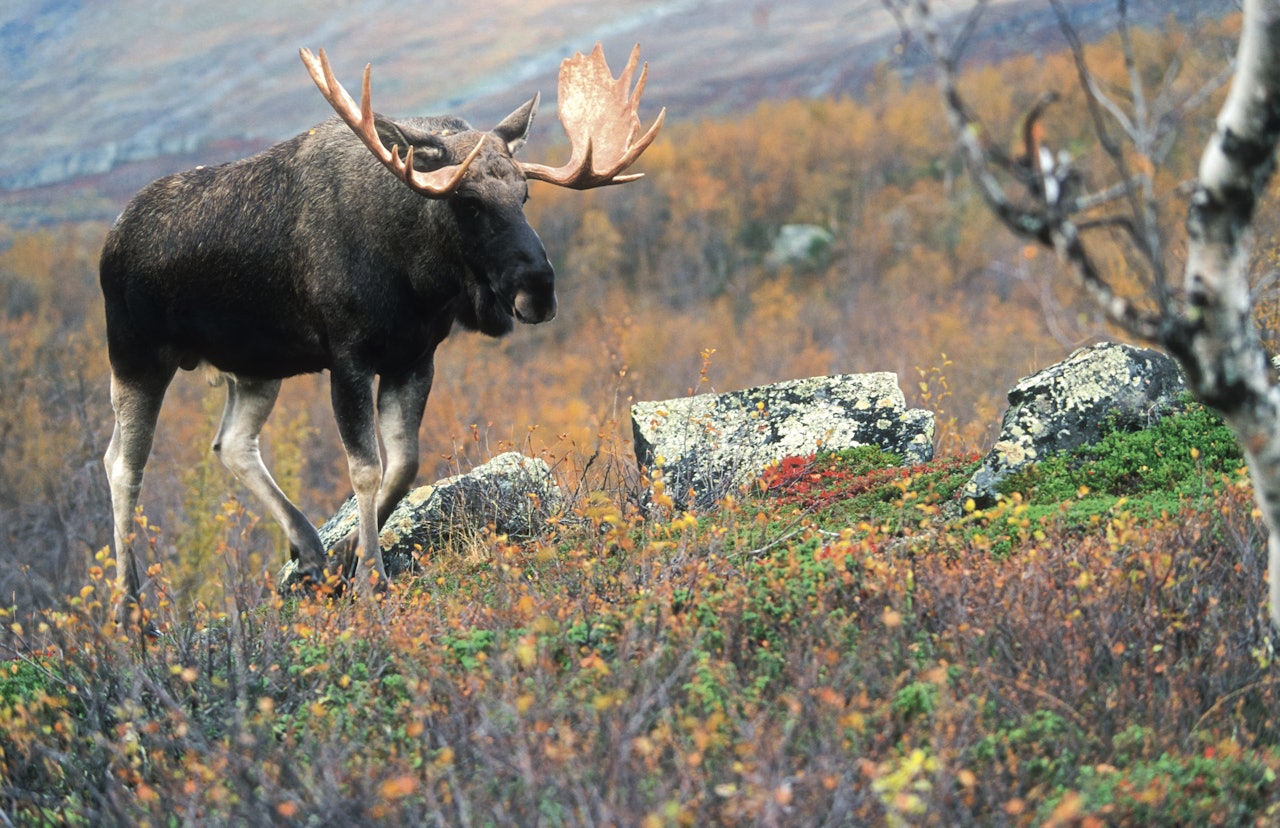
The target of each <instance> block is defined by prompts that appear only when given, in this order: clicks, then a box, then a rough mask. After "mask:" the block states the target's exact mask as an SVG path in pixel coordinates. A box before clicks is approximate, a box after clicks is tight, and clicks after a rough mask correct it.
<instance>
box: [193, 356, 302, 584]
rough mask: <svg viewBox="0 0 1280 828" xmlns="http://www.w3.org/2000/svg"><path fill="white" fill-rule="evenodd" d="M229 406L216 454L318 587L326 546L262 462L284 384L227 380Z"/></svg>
mask: <svg viewBox="0 0 1280 828" xmlns="http://www.w3.org/2000/svg"><path fill="white" fill-rule="evenodd" d="M226 383H227V405H226V408H225V409H223V412H222V422H221V424H220V425H219V426H218V434H217V436H216V437H215V438H214V440H213V452H214V454H216V455H218V459H220V460H221V461H222V464H223V465H224V466H226V467H227V468H228V469H230V470H231V473H232V474H234V475H235V476H236V477H237V478H238V479H239V480H240V482H242V483H243V484H244V485H245V486H246V487H247V488H248V489H249V491H250V492H252V493H253V495H254V497H256V498H257V499H258V500H259V501H260V502H261V503H263V504H264V505H265V506H266V507H267V509H268V510H269V511H270V512H271V516H272V517H273V518H274V519H275V520H276V522H277V523H279V524H280V526H281V527H283V529H284V531H285V534H286V536H288V538H289V553H290V555H291V557H293V558H294V559H295V560H297V561H298V570H299V572H301V573H303V574H304V575H305V576H306V577H309V578H311V579H313V580H314V581H315V582H317V583H319V582H322V581H323V580H324V562H325V554H324V545H323V544H322V543H321V542H320V534H319V533H318V532H317V531H316V528H315V527H314V526H312V525H311V522H310V521H308V520H307V518H306V515H304V514H302V512H301V511H300V510H299V509H298V507H297V506H294V505H293V503H292V502H291V501H290V500H289V498H288V497H287V496H286V495H285V493H284V492H283V491H281V490H280V486H279V485H277V484H276V481H275V480H274V479H273V478H272V477H271V473H270V472H269V471H267V467H266V465H265V464H264V463H263V462H262V452H261V451H260V449H259V446H258V435H259V434H260V433H261V432H262V427H263V425H264V424H265V423H266V421H267V417H268V416H270V414H271V409H272V408H273V407H274V406H275V403H276V397H277V396H278V395H279V393H280V380H256V379H245V378H243V377H236V376H231V375H226Z"/></svg>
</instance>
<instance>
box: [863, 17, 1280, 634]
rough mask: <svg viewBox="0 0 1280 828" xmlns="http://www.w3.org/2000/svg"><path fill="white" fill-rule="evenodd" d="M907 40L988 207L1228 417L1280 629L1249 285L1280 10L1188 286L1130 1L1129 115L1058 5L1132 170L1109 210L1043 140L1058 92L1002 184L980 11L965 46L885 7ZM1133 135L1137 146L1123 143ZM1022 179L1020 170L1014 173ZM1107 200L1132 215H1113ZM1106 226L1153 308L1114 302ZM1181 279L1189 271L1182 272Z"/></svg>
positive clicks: (1229, 118) (1239, 111) (1202, 176)
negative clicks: (969, 102)
mask: <svg viewBox="0 0 1280 828" xmlns="http://www.w3.org/2000/svg"><path fill="white" fill-rule="evenodd" d="M884 2H885V4H886V6H887V7H888V8H889V9H890V11H891V12H893V13H894V14H895V16H896V17H897V18H898V21H899V24H900V25H901V26H902V27H903V30H904V34H906V35H908V36H912V37H917V38H918V39H919V41H920V42H921V43H922V45H923V46H924V48H925V49H926V50H927V51H928V53H929V56H930V58H931V59H932V62H933V64H934V65H935V66H936V68H937V83H938V88H939V91H940V93H941V96H942V100H943V104H944V106H945V109H946V112H947V117H948V120H949V123H950V128H951V132H952V133H953V135H954V138H955V141H956V145H957V147H958V151H959V153H960V155H961V157H962V158H963V161H964V165H965V167H966V169H967V170H968V173H969V175H970V176H971V177H972V180H973V182H974V183H975V185H976V187H977V189H978V191H979V192H980V193H981V195H982V198H983V199H984V200H985V202H986V204H987V206H988V207H989V208H990V209H991V210H992V211H994V213H995V214H996V216H998V217H999V219H1000V220H1001V222H1002V223H1003V224H1004V225H1005V226H1006V227H1008V228H1009V229H1010V230H1011V231H1013V232H1014V233H1016V234H1017V235H1019V236H1021V237H1023V238H1025V239H1028V240H1030V241H1032V242H1035V243H1037V244H1039V245H1043V246H1045V247H1048V248H1052V249H1053V250H1054V251H1056V253H1057V255H1058V257H1059V258H1060V260H1061V261H1062V262H1063V263H1064V266H1065V268H1066V269H1067V270H1068V271H1069V272H1070V273H1071V274H1072V276H1073V277H1074V280H1075V281H1076V283H1077V284H1078V285H1079V287H1080V288H1081V289H1082V290H1083V291H1085V292H1086V293H1087V294H1088V295H1089V296H1090V297H1091V298H1092V300H1094V301H1095V302H1096V304H1097V305H1098V307H1099V308H1100V309H1101V311H1102V313H1103V314H1104V315H1105V317H1106V319H1107V320H1108V321H1110V322H1111V323H1112V324H1114V325H1115V326H1116V327H1118V328H1119V329H1121V330H1123V331H1125V332H1126V333H1127V334H1129V335H1130V336H1132V337H1133V338H1135V339H1138V340H1141V341H1145V342H1147V343H1149V344H1152V345H1155V346H1157V347H1160V348H1163V349H1164V350H1166V351H1167V352H1168V353H1170V354H1171V355H1172V356H1173V357H1174V358H1176V359H1177V360H1178V362H1179V363H1180V364H1181V365H1182V368H1183V370H1184V371H1185V373H1186V376H1187V380H1188V383H1189V386H1190V388H1191V390H1192V392H1193V393H1194V394H1195V395H1196V396H1197V397H1198V398H1199V399H1200V400H1202V401H1203V402H1204V403H1205V404H1206V405H1208V406H1210V407H1212V408H1214V409H1216V410H1217V411H1218V412H1220V413H1221V415H1222V417H1223V419H1224V420H1225V421H1226V422H1227V424H1228V425H1229V426H1230V427H1231V429H1232V431H1233V432H1234V433H1235V435H1236V437H1237V438H1238V439H1239V441H1240V444H1241V447H1242V449H1243V451H1244V455H1245V458H1246V460H1247V463H1248V469H1249V474H1250V477H1251V479H1252V482H1253V486H1254V491H1255V494H1256V498H1257V504H1258V508H1259V510H1260V511H1261V513H1262V519H1263V522H1264V523H1265V525H1266V528H1267V530H1268V533H1269V541H1268V571H1269V576H1268V577H1269V598H1270V616H1271V622H1272V625H1273V627H1274V628H1276V629H1278V630H1280V389H1277V386H1276V383H1275V380H1274V378H1273V374H1272V371H1271V365H1270V360H1269V359H1268V354H1267V353H1266V350H1265V348H1264V346H1263V344H1262V341H1261V339H1260V337H1259V334H1258V331H1257V329H1256V327H1255V324H1254V321H1253V299H1252V296H1251V292H1250V285H1249V279H1248V275H1249V269H1250V263H1251V258H1250V251H1251V226H1252V224H1253V220H1254V214H1255V209H1256V207H1257V205H1258V202H1259V199H1260V198H1261V196H1262V194H1263V191H1264V189H1265V188H1266V187H1267V186H1268V183H1269V182H1270V180H1271V177H1272V171H1273V170H1274V168H1275V150H1276V143H1277V139H1278V138H1280V0H1244V4H1243V22H1242V29H1241V35H1240V42H1239V45H1238V48H1237V53H1236V58H1235V60H1234V63H1233V67H1231V68H1228V70H1227V71H1226V72H1225V73H1224V79H1225V77H1226V76H1227V75H1228V74H1229V75H1230V79H1231V86H1230V90H1229V92H1228V94H1227V97H1226V101H1225V103H1224V104H1223V106H1222V109H1221V111H1220V112H1219V114H1218V117H1217V121H1216V128H1215V130H1214V132H1213V135H1212V137H1211V138H1210V139H1209V141H1208V144H1207V146H1206V147H1205V148H1204V151H1203V154H1202V155H1201V159H1200V163H1199V169H1198V174H1197V179H1196V181H1194V182H1193V183H1192V184H1191V188H1190V193H1191V194H1190V197H1189V200H1188V207H1187V211H1186V231H1187V244H1186V252H1185V257H1184V258H1185V260H1184V261H1183V262H1181V268H1180V269H1181V271H1182V274H1181V280H1180V281H1181V285H1180V288H1179V286H1178V284H1177V282H1178V278H1177V273H1176V271H1177V270H1178V269H1179V268H1176V267H1173V268H1171V267H1169V266H1167V265H1166V262H1167V261H1168V260H1169V259H1170V255H1169V252H1168V250H1166V245H1167V242H1166V240H1165V239H1163V238H1162V236H1161V232H1160V228H1159V226H1158V222H1157V210H1156V206H1157V204H1156V200H1155V194H1154V193H1153V192H1152V187H1151V180H1150V176H1146V175H1144V174H1143V173H1142V171H1140V170H1133V169H1131V168H1130V167H1131V163H1130V161H1129V159H1130V158H1132V157H1134V156H1136V157H1140V158H1147V159H1150V158H1151V157H1152V155H1151V151H1152V150H1153V148H1154V147H1155V146H1156V145H1157V144H1158V142H1159V141H1161V140H1162V136H1161V135H1160V132H1161V130H1162V129H1165V128H1167V124H1168V121H1167V120H1166V119H1161V118H1158V117H1155V116H1154V115H1153V113H1152V112H1151V111H1150V108H1149V99H1148V96H1147V91H1146V88H1145V86H1144V81H1143V78H1142V76H1141V72H1139V71H1138V70H1137V68H1136V67H1135V63H1134V52H1133V45H1132V40H1131V38H1130V31H1129V28H1128V23H1127V7H1126V5H1127V4H1126V2H1125V1H1124V0H1119V1H1118V2H1117V11H1118V13H1119V20H1120V26H1119V29H1120V31H1119V35H1120V43H1121V48H1123V49H1124V50H1125V55H1124V57H1125V65H1126V68H1127V69H1128V74H1129V88H1128V90H1127V99H1126V100H1124V101H1123V102H1118V101H1116V100H1115V99H1114V98H1113V97H1111V96H1110V95H1109V94H1108V92H1107V91H1106V90H1104V89H1103V88H1102V87H1101V86H1100V85H1099V84H1098V83H1096V82H1095V79H1094V77H1093V76H1092V75H1091V74H1090V72H1089V69H1088V65H1087V61H1086V59H1085V54H1084V48H1083V46H1082V45H1081V43H1080V41H1079V39H1078V37H1077V36H1076V33H1075V31H1074V30H1073V29H1072V27H1071V26H1070V24H1069V23H1068V22H1067V15H1066V11H1065V9H1064V8H1063V5H1062V0H1048V2H1049V3H1050V5H1051V6H1052V7H1053V9H1054V11H1055V12H1056V14H1057V15H1058V19H1059V21H1060V22H1061V23H1062V25H1061V28H1062V30H1063V32H1064V33H1065V34H1066V36H1067V38H1068V42H1069V43H1070V46H1071V48H1072V51H1073V53H1074V55H1075V57H1076V65H1077V69H1078V79H1079V84H1080V86H1081V89H1082V90H1083V92H1084V93H1085V95H1084V99H1085V100H1086V101H1087V107H1088V111H1087V112H1084V113H1080V114H1081V117H1088V118H1091V119H1092V121H1093V127H1094V131H1095V132H1096V133H1097V135H1098V137H1099V139H1100V140H1101V143H1102V147H1103V150H1104V152H1105V153H1106V154H1107V156H1108V157H1109V158H1110V160H1111V161H1112V163H1113V166H1114V169H1115V170H1116V172H1117V179H1118V180H1117V183H1116V184H1115V185H1114V186H1112V187H1111V188H1110V191H1109V192H1105V193H1101V194H1099V195H1098V196H1092V197H1091V196H1088V195H1082V194H1081V193H1080V192H1079V188H1078V186H1077V185H1078V182H1079V172H1078V170H1076V169H1075V168H1074V167H1073V165H1072V159H1071V158H1070V157H1068V155H1067V154H1066V153H1065V152H1063V151H1061V150H1057V151H1055V150H1054V148H1053V147H1052V146H1051V145H1050V142H1049V141H1048V140H1043V139H1042V138H1041V137H1040V136H1039V134H1038V130H1037V129H1036V128H1035V127H1036V121H1037V119H1038V118H1039V115H1040V112H1041V111H1043V109H1044V107H1046V106H1048V105H1050V104H1052V103H1053V101H1054V97H1053V96H1052V94H1047V95H1046V96H1045V97H1044V98H1042V99H1041V100H1040V102H1039V103H1037V105H1036V107H1034V108H1033V109H1032V110H1031V111H1030V112H1029V113H1028V115H1027V117H1026V119H1025V121H1024V133H1025V154H1024V156H1023V163H1022V164H1021V172H1022V174H1021V175H1018V174H1007V173H1002V172H1001V166H1002V165H1001V164H1000V163H998V158H997V153H995V152H993V149H992V147H991V146H990V145H989V144H988V143H987V142H986V141H984V138H983V131H982V129H981V127H980V125H979V124H978V122H977V120H976V118H975V117H974V116H973V115H971V114H970V111H969V109H968V108H967V106H966V102H965V100H964V98H963V96H962V94H961V91H960V89H959V88H958V85H957V64H958V61H959V58H960V55H961V52H962V50H963V47H964V44H965V41H966V39H967V38H968V37H969V36H970V35H971V34H972V32H973V31H974V28H975V27H976V26H977V25H978V21H979V19H980V17H981V12H982V9H983V7H984V6H985V0H979V2H978V4H977V5H976V6H975V7H974V9H973V11H972V12H971V13H970V14H968V15H967V16H966V17H965V18H964V20H963V22H962V24H961V25H960V26H958V27H957V28H956V29H955V30H954V32H953V33H952V34H951V36H950V37H948V36H947V33H945V32H944V30H943V26H942V24H941V22H940V20H939V18H938V17H936V16H935V15H933V14H932V13H931V11H930V4H929V2H928V0H884ZM1116 133H1119V134H1121V135H1123V141H1127V142H1128V145H1127V146H1125V145H1124V144H1123V142H1122V141H1118V140H1115V139H1114V137H1113V136H1114V134H1116ZM1014 172H1015V173H1016V171H1014ZM1102 198H1109V199H1114V200H1115V201H1116V202H1117V203H1119V204H1120V205H1122V206H1121V209H1120V210H1119V212H1118V213H1117V214H1112V215H1106V216H1103V217H1097V215H1096V211H1095V212H1092V213H1091V212H1089V210H1090V208H1093V207H1096V206H1097V203H1098V202H1099V201H1100V200H1101V199H1102ZM1102 226H1106V227H1108V228H1109V229H1111V230H1113V231H1114V230H1119V231H1120V232H1122V233H1123V234H1125V235H1126V236H1127V237H1128V239H1129V242H1130V244H1131V247H1132V248H1133V249H1134V250H1135V251H1137V253H1138V254H1139V256H1140V257H1141V258H1142V259H1143V260H1144V262H1145V264H1146V266H1147V268H1148V269H1149V277H1150V278H1149V280H1148V282H1147V285H1148V286H1149V287H1148V288H1147V293H1146V295H1141V296H1134V295H1125V294H1123V293H1122V292H1121V291H1118V290H1116V289H1114V288H1113V286H1112V284H1111V283H1110V282H1109V281H1108V279H1107V276H1106V274H1105V273H1104V271H1103V269H1102V268H1100V267H1099V265H1098V263H1097V261H1096V259H1095V257H1094V255H1092V253H1091V248H1090V244H1089V234H1090V233H1091V232H1092V231H1095V230H1097V229H1098V228H1100V227H1102ZM1170 271H1173V272H1170Z"/></svg>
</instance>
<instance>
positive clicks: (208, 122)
mask: <svg viewBox="0 0 1280 828" xmlns="http://www.w3.org/2000/svg"><path fill="white" fill-rule="evenodd" d="M936 5H939V6H942V7H944V8H946V7H951V8H962V7H966V6H967V5H968V4H967V3H960V2H958V0H946V2H943V3H939V4H936ZM1067 5H1068V6H1070V7H1071V8H1072V13H1073V14H1074V15H1076V19H1077V23H1078V25H1080V26H1081V28H1082V30H1083V31H1084V33H1085V35H1086V36H1087V37H1096V36H1098V35H1099V34H1101V33H1103V32H1106V31H1107V30H1109V29H1110V28H1111V27H1112V19H1113V15H1114V11H1113V8H1114V7H1113V4H1112V3H1111V2H1110V0H1074V2H1069V3H1068V4H1067ZM1131 5H1132V6H1133V7H1134V10H1133V11H1134V16H1135V19H1137V20H1138V21H1139V22H1145V23H1148V24H1151V23H1158V22H1159V21H1160V20H1161V19H1163V17H1164V16H1165V15H1167V14H1178V15H1180V16H1182V17H1184V18H1185V17H1194V16H1197V15H1199V16H1206V15H1215V16H1216V15H1218V14H1221V13H1223V12H1225V11H1228V10H1230V9H1232V8H1233V7H1234V5H1235V4H1234V3H1231V2H1229V0H1212V2H1208V3H1201V2H1196V0H1179V2H1173V3H1161V2H1154V0H1144V2H1136V3H1132V4H1131ZM168 8H169V11H167V12H166V13H165V14H164V15H157V14H156V13H155V10H154V9H155V6H154V4H151V3H145V2H141V0H120V1H119V2H113V3H98V2H87V1H86V0H19V2H14V3H9V4H6V6H5V11H3V12H0V76H3V77H4V79H5V86H6V94H5V95H4V96H3V97H2V98H0V136H3V139H4V140H3V141H0V217H4V218H7V219H8V220H9V221H10V222H18V223H29V222H43V221H46V220H49V219H58V218H63V217H71V218H109V217H111V216H113V215H114V214H115V212H116V211H117V210H118V209H119V207H120V205H121V204H122V203H123V201H124V200H126V199H127V198H128V196H129V195H131V194H132V193H133V192H134V191H135V190H136V189H137V188H138V187H139V186H141V185H142V184H143V183H145V182H146V181H148V180H150V179H151V178H154V177H156V176H158V175H161V174H164V173H167V172H171V171H174V170H177V169H182V168H185V167H188V166H192V165H195V164H200V163H214V162H218V161H223V160H229V159H232V158H236V157H240V156H243V155H245V154H248V153H250V152H253V151H256V150H258V149H261V148H262V147H264V146H266V145H268V144H271V143H274V142H275V141H278V140H281V139H282V138H285V137H287V136H289V135H292V134H294V133H296V132H298V131H300V130H302V129H305V128H306V127H308V126H309V125H310V124H312V123H314V122H315V121H318V120H320V119H322V118H325V117H327V116H328V115H329V111H328V109H327V107H326V106H325V105H324V103H323V101H322V100H321V99H320V97H319V96H318V95H317V94H315V91H314V90H313V89H312V88H311V84H310V81H309V79H308V78H307V76H306V73H305V72H304V71H303V70H302V68H301V66H300V64H299V62H298V58H297V49H298V47H300V46H309V47H312V48H318V47H321V46H323V47H325V48H327V49H328V51H329V52H330V53H331V55H332V57H333V59H334V61H335V66H336V68H337V71H338V73H339V75H340V77H341V78H343V79H346V80H347V82H348V85H349V86H354V85H355V84H356V83H357V82H358V78H359V72H360V69H361V67H362V66H363V65H364V63H365V62H367V61H371V62H372V63H373V65H374V78H375V81H374V89H375V101H376V103H377V105H378V107H379V108H380V109H381V110H382V111H385V112H390V113H396V112H402V113H426V112H443V111H450V112H455V113H456V114H461V115H463V116H464V117H466V118H468V119H469V120H471V121H472V122H473V123H475V124H477V125H481V126H488V125H490V124H491V123H493V122H496V121H497V120H498V119H499V118H501V117H502V116H503V115H505V114H506V113H507V112H509V111H510V110H511V109H513V108H514V107H515V106H517V105H518V104H519V103H521V102H522V101H524V100H526V99H527V98H528V97H529V96H530V95H532V94H533V92H535V91H539V90H541V91H542V92H543V94H544V99H545V100H546V106H545V109H544V114H543V117H542V118H541V119H540V129H541V130H542V136H536V139H537V141H538V143H537V144H535V147H542V148H545V147H546V146H547V143H546V142H545V141H544V138H545V137H546V136H547V135H550V136H552V137H551V140H558V133H557V132H552V130H553V129H558V128H557V127H555V126H554V123H555V122H554V118H553V117H552V112H553V105H554V103H553V102H554V90H555V73H556V71H557V68H558V66H559V62H560V60H561V59H562V58H563V57H566V56H567V55H569V54H571V53H572V52H573V51H575V50H586V49H589V48H590V47H591V45H592V43H593V42H595V41H597V40H599V41H602V42H603V43H604V44H605V46H606V49H607V53H608V54H609V55H612V56H613V58H614V61H615V65H616V64H618V63H620V61H621V60H622V59H623V58H624V57H625V55H626V53H627V51H628V50H629V49H630V47H631V45H632V44H634V43H637V42H639V43H641V44H642V46H643V49H644V56H645V58H646V59H648V60H649V61H650V62H651V64H652V67H653V69H652V76H651V82H650V86H649V91H648V94H647V96H646V99H647V101H648V111H649V112H650V113H656V111H657V109H658V107H659V106H661V105H665V106H667V107H668V109H669V117H670V122H671V123H678V122H682V121H683V122H689V121H694V120H697V119H699V118H702V117H706V116H708V115H724V114H730V113H736V112H743V111H746V110H748V109H750V108H752V107H754V106H755V105H757V104H758V103H759V102H760V101H762V100H766V99H785V98H792V97H815V96H840V95H855V96H856V95H858V94H860V93H861V91H862V89H863V87H864V86H865V84H866V83H867V81H868V79H869V78H870V77H871V76H872V73H873V72H874V70H875V68H876V67H877V66H878V65H881V64H883V63H885V62H886V61H892V60H893V59H894V58H895V55H896V54H897V51H896V49H895V47H896V46H897V44H898V34H897V32H896V29H895V28H894V26H893V23H892V20H891V19H890V17H889V15H888V14H887V13H886V12H885V11H884V9H883V8H882V7H881V5H880V2H879V0H850V2H845V3H830V2H827V0H790V2H786V3H782V2H772V1H771V0H762V1H761V2H756V3H739V2H737V0H629V2H626V3H611V4H602V3H590V2H583V0H534V2H528V0H523V1H522V2H515V0H500V1H499V2H496V3H492V4H488V5H486V7H485V13H484V16H483V18H482V19H476V18H474V17H465V16H462V15H459V14H458V13H457V12H456V11H452V10H450V9H449V8H448V4H444V3H440V2H435V3H427V4H425V8H424V7H423V6H422V4H419V6H417V7H416V8H415V12H414V17H413V19H412V23H411V24H410V25H406V20H405V13H404V11H403V7H402V6H401V4H397V3H394V2H391V0H360V1H359V2H347V3H341V4H333V5H332V6H331V7H330V8H327V9H326V10H325V12H324V14H323V16H319V15H317V14H316V13H315V12H314V10H313V9H312V4H309V3H305V2H301V0H285V2H278V3H271V4H262V3H249V2H243V0H238V1H237V2H228V3H218V4H216V6H211V5H208V4H198V3H190V2H187V3H179V4H171V5H170V6H169V7H168ZM989 14H991V15H992V17H993V18H996V19H999V21H1000V23H999V25H995V26H989V27H988V28H987V31H988V34H986V35H984V39H983V40H981V41H979V42H975V43H974V44H973V47H972V48H971V50H970V53H971V54H973V55H975V56H980V57H981V58H983V59H990V58H993V57H1000V56H1004V55H1008V54H1012V53H1014V52H1028V51H1032V52H1034V51H1036V50H1037V49H1038V48H1039V44H1041V43H1043V42H1052V41H1055V40H1056V24H1055V23H1054V21H1053V19H1052V17H1051V16H1050V15H1049V14H1048V12H1047V6H1046V5H1045V4H1042V3H1026V2H1024V1H1023V0H995V2H994V3H993V10H992V11H991V12H990V13H989ZM537 151H538V150H537V149H534V150H533V152H537Z"/></svg>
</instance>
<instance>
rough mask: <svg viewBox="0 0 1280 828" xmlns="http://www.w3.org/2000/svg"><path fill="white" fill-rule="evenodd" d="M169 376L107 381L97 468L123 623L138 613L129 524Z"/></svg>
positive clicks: (169, 372) (137, 585)
mask: <svg viewBox="0 0 1280 828" xmlns="http://www.w3.org/2000/svg"><path fill="white" fill-rule="evenodd" d="M173 373H174V371H173V370H172V369H169V370H159V371H157V372H156V373H155V375H154V376H150V377H143V378H140V379H139V378H133V379H123V378H121V377H120V376H119V375H117V374H116V373H115V372H112V375H111V407H112V409H113V410H114V411H115V427H114V428H113V430H112V432H111V442H110V443H109V444H108V445H107V453H106V456H105V457H104V458H103V464H104V465H105V466H106V471H107V485H108V486H109V487H110V489H111V514H112V521H113V525H114V535H115V544H116V586H117V589H118V591H119V593H120V601H121V603H120V605H119V608H118V615H119V620H120V621H121V623H127V622H129V621H130V620H131V617H132V615H133V613H134V612H135V611H136V610H138V609H139V608H140V607H141V598H142V595H141V593H142V582H141V578H140V577H139V576H138V562H137V555H136V553H135V552H134V548H133V518H134V512H135V511H136V510H137V508H138V495H139V493H140V492H141V490H142V473H143V469H144V468H145V467H146V465H147V457H148V456H150V454H151V444H152V442H153V440H154V438H155V432H156V420H157V419H159V416H160V404H161V403H162V402H163V401H164V392H165V389H166V388H168V386H169V381H170V380H171V379H172V378H173Z"/></svg>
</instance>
